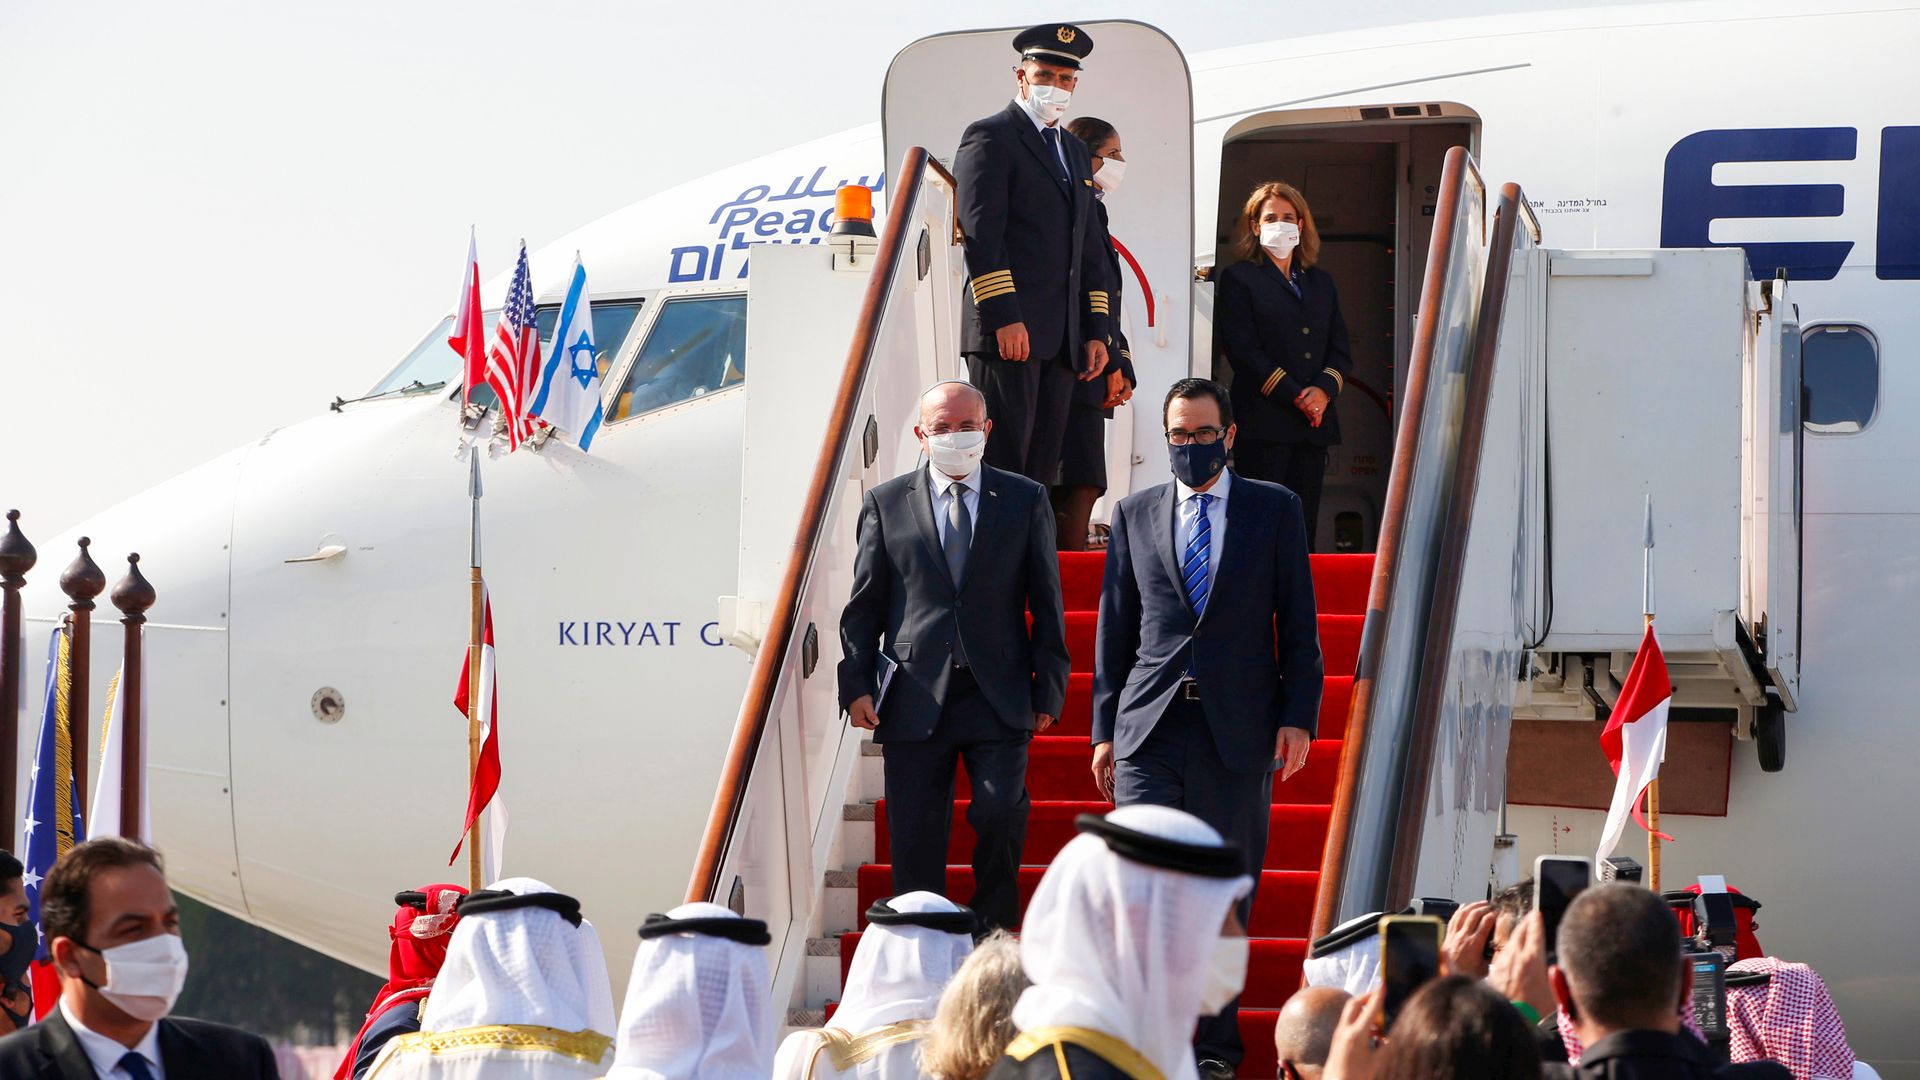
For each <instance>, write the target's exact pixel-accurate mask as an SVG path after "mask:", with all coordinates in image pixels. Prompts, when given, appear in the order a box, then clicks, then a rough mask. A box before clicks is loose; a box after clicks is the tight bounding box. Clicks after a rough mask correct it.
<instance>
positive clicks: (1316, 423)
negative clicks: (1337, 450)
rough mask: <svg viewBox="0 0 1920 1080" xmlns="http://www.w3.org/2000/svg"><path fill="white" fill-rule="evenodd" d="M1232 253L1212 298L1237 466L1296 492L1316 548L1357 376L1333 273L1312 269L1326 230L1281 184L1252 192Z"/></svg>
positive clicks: (1292, 189)
mask: <svg viewBox="0 0 1920 1080" xmlns="http://www.w3.org/2000/svg"><path fill="white" fill-rule="evenodd" d="M1234 255H1235V258H1234V259H1233V260H1232V261H1231V262H1230V263H1229V264H1228V265H1227V266H1226V267H1225V268H1224V269H1223V270H1221V271H1220V273H1219V275H1218V277H1217V281H1218V284H1217V286H1216V292H1215V296H1214V326H1215V328H1216V329H1217V330H1218V332H1219V335H1220V338H1219V340H1220V344H1221V347H1222V348H1223V349H1224V351H1225V352H1226V355H1227V363H1228V364H1229V365H1230V366H1231V367H1232V369H1233V412H1234V416H1235V418H1236V419H1237V420H1238V421H1239V425H1240V434H1239V437H1238V439H1237V440H1236V441H1235V442H1234V446H1233V456H1234V466H1235V468H1236V469H1238V470H1239V472H1240V473H1241V474H1242V475H1244V476H1249V477H1252V478H1253V479H1255V480H1269V481H1272V482H1273V483H1276V484H1280V485H1282V486H1284V487H1286V488H1288V489H1289V490H1291V491H1292V492H1293V493H1294V494H1295V495H1298V496H1300V505H1301V509H1302V510H1303V511H1304V512H1305V514H1306V518H1307V542H1308V545H1309V548H1311V547H1312V545H1313V544H1314V542H1315V540H1316V538H1317V535H1318V529H1319V516H1320V487H1321V481H1322V478H1323V477H1324V476H1325V474H1326V470H1327V447H1329V446H1333V445H1334V444H1336V443H1338V442H1339V441H1340V414H1339V412H1338V411H1337V410H1336V408H1335V406H1334V402H1335V401H1336V400H1337V399H1338V398H1339V396H1340V391H1341V390H1342V389H1344V388H1345V387H1346V382H1347V377H1348V376H1349V375H1351V374H1352V372H1353V356H1352V353H1351V352H1350V351H1349V348H1348V344H1347V324H1346V320H1344V319H1342V318H1341V317H1340V297H1339V295H1338V293H1337V292H1336V291H1335V289H1334V286H1333V277H1332V275H1330V274H1328V273H1327V272H1326V271H1325V270H1322V269H1320V268H1319V267H1317V266H1315V265H1314V264H1315V263H1316V262H1318V261H1319V258H1320V232H1319V230H1318V229H1316V228H1315V227H1314V224H1313V211H1311V210H1309V209H1308V208H1307V200H1306V197H1305V196H1303V195H1302V194H1300V191H1299V190H1298V189H1297V188H1295V187H1293V186H1292V185H1290V184H1283V183H1280V182H1278V181H1270V182H1268V183H1264V184H1261V185H1260V186H1259V187H1257V188H1254V189H1253V193H1252V194H1251V195H1249V196H1248V197H1247V203H1246V206H1245V208H1244V209H1243V210H1242V211H1241V214H1240V238H1239V242H1238V244H1237V246H1236V247H1235V249H1234Z"/></svg>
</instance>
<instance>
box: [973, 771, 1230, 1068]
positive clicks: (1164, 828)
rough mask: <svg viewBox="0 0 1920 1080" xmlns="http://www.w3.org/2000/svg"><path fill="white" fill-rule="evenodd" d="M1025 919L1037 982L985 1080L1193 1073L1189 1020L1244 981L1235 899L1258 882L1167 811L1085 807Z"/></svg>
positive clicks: (1221, 1002)
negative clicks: (1091, 810)
mask: <svg viewBox="0 0 1920 1080" xmlns="http://www.w3.org/2000/svg"><path fill="white" fill-rule="evenodd" d="M1079 825H1080V828H1081V830H1082V831H1083V832H1084V833H1085V835H1082V836H1078V837H1076V838H1074V840H1073V841H1072V842H1071V843H1069V844H1068V845H1067V846H1066V847H1065V848H1064V849H1063V850H1062V851H1061V852H1060V855H1059V857H1058V858H1057V859H1055V860H1054V863H1053V865H1052V866H1051V867H1049V868H1048V870H1047V874H1046V877H1045V878H1043V879H1042V880H1041V882H1040V889H1039V891H1038V892H1036V893H1035V894H1034V897H1033V903H1032V904H1031V905H1030V906H1029V907H1028V909H1027V917H1026V921H1025V922H1024V923H1023V924H1022V929H1021V937H1020V955H1021V958H1022V960H1023V962H1024V963H1025V964H1026V968H1027V974H1028V976H1030V977H1031V978H1032V979H1033V986H1032V987H1031V988H1029V989H1028V990H1027V991H1026V993H1024V994H1022V995H1020V1001H1019V1004H1017V1005H1015V1006H1014V1009H1013V1021H1014V1024H1015V1026H1017V1027H1018V1028H1019V1029H1020V1035H1019V1036H1018V1037H1017V1038H1015V1039H1014V1040H1013V1043H1012V1045H1010V1046H1008V1047H1007V1056H1006V1057H1003V1058H1001V1059H1000V1063H999V1064H998V1065H996V1066H994V1069H993V1072H992V1073H990V1074H989V1080H1015V1078H1029V1077H1045V1078H1049V1080H1051V1078H1054V1077H1066V1076H1069V1075H1071V1076H1073V1077H1077V1078H1080V1080H1106V1078H1114V1077H1121V1076H1142V1075H1147V1076H1160V1077H1165V1078H1166V1080H1194V1078H1195V1077H1196V1076H1197V1075H1198V1071H1197V1069H1196V1067H1195V1061H1194V1050H1193V1032H1194V1025H1195V1023H1196V1022H1197V1021H1198V1020H1199V1018H1200V1017H1201V1016H1205V1015H1213V1014H1216V1013H1218V1012H1219V1011H1220V1010H1221V1009H1222V1008H1224V1007H1225V1006H1226V1005H1227V1004H1228V1003H1229V1002H1231V1001H1232V1000H1233V999H1234V998H1235V997H1236V996H1237V995H1238V994H1239V992H1240V988H1241V984H1242V983H1243V982H1244V980H1245V978H1246V970H1247V955H1248V951H1247V939H1246V936H1245V931H1244V928H1242V927H1241V926H1240V925H1239V919H1238V918H1237V917H1235V915H1234V905H1235V904H1236V903H1237V902H1238V901H1239V899H1240V898H1241V897H1243V896H1245V895H1246V894H1247V892H1248V890H1249V889H1251V888H1252V887H1253V882H1252V879H1250V878H1249V877H1248V876H1247V875H1246V873H1244V871H1243V867H1244V865H1245V864H1244V861H1243V856H1242V855H1241V853H1240V851H1239V850H1238V849H1236V848H1233V847H1230V846H1228V845H1227V844H1226V843H1225V842H1224V841H1223V840H1222V839H1221V837H1220V834H1219V833H1218V832H1216V831H1215V830H1214V829H1213V827H1212V826H1210V825H1208V824H1207V823H1205V822H1203V821H1201V820H1200V819H1199V818H1197V817H1195V816H1193V815H1192V814H1189V813H1186V812H1184V811H1181V810H1175V809H1173V808H1172V807H1166V806H1153V805H1149V804H1145V803H1141V804H1135V805H1133V806H1123V807H1121V808H1120V809H1118V810H1115V811H1113V812H1112V813H1110V814H1108V815H1107V816H1106V817H1105V818H1104V819H1102V818H1097V817H1094V816H1092V815H1090V814H1089V815H1082V816H1081V818H1080V821H1079Z"/></svg>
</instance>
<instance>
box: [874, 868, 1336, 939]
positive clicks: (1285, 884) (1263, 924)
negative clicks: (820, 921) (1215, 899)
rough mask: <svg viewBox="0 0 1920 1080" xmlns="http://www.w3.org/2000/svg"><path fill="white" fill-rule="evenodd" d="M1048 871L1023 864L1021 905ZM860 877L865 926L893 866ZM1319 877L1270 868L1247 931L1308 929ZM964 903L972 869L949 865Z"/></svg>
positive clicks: (888, 892)
mask: <svg viewBox="0 0 1920 1080" xmlns="http://www.w3.org/2000/svg"><path fill="white" fill-rule="evenodd" d="M1045 872H1046V867H1044V866H1023V867H1021V868H1020V881H1019V888H1020V906H1021V909H1022V910H1025V908H1026V905H1027V902H1028V901H1029V900H1032V899H1033V890H1035V889H1037V888H1039V887H1040V875H1041V874H1043V873H1045ZM855 873H856V874H857V875H858V878H859V886H858V888H859V895H858V898H857V904H858V908H859V911H860V925H861V926H862V927H865V926H866V911H867V909H868V908H869V907H872V906H873V902H874V901H875V900H881V899H885V898H886V897H889V896H892V895H893V893H894V889H893V868H892V867H888V866H879V865H875V864H871V863H869V864H868V865H866V866H862V867H861V868H860V869H859V870H858V871H856V872H855ZM1319 879H1320V874H1319V872H1318V871H1311V870H1267V871H1264V872H1262V873H1261V875H1260V891H1259V892H1258V893H1257V894H1255V896H1254V899H1253V918H1252V919H1251V920H1249V925H1248V926H1247V933H1248V935H1249V936H1251V937H1272V938H1277V937H1287V936H1289V931H1291V932H1292V933H1294V934H1298V933H1299V932H1301V931H1302V930H1304V929H1306V926H1307V923H1308V922H1309V920H1310V919H1311V918H1312V916H1313V893H1314V889H1315V888H1316V887H1317V883H1318V881H1319ZM942 895H944V896H948V897H951V898H953V899H954V900H955V901H957V902H959V903H962V904H965V903H967V902H968V900H969V898H971V897H972V896H973V869H972V868H971V867H967V866H949V867H947V884H946V891H945V892H944V893H943V894H942Z"/></svg>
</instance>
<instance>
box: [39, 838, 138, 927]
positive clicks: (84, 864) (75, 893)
mask: <svg viewBox="0 0 1920 1080" xmlns="http://www.w3.org/2000/svg"><path fill="white" fill-rule="evenodd" d="M128 866H151V867H153V869H154V870H155V872H157V873H159V874H160V875H161V876H162V877H165V876H166V873H167V868H166V865H165V864H164V863H162V862H161V860H160V853H159V852H158V851H155V850H153V849H152V848H150V847H148V846H147V845H145V844H141V843H136V842H134V841H132V840H127V839H124V838H122V837H118V836H103V837H101V838H99V839H98V840H88V841H87V842H86V843H84V844H75V845H74V846H73V847H72V848H70V849H69V850H68V851H67V853H66V854H65V855H62V856H60V859H59V861H58V862H55V863H54V864H53V870H52V872H51V873H49V874H48V875H47V880H46V883H45V884H44V885H42V886H41V890H40V930H41V932H42V933H44V934H45V935H46V940H47V941H52V940H53V939H54V938H58V937H64V938H72V939H73V940H74V941H79V942H84V941H86V940H87V921H88V920H89V919H91V918H92V917H93V897H92V896H91V895H89V890H90V889H91V887H92V885H93V879H94V876H95V875H97V874H99V873H101V872H103V871H106V870H118V869H120V868H122V867H128Z"/></svg>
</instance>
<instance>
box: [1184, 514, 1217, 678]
mask: <svg viewBox="0 0 1920 1080" xmlns="http://www.w3.org/2000/svg"><path fill="white" fill-rule="evenodd" d="M1212 502H1213V496H1211V495H1203V494H1199V493H1197V492H1196V493H1195V494H1194V496H1193V505H1194V506H1195V507H1197V508H1198V512H1197V513H1196V514H1195V515H1194V519H1193V535H1192V536H1190V537H1188V538H1187V555H1186V558H1185V559H1184V560H1182V561H1181V563H1180V580H1181V581H1182V583H1184V584H1185V585H1186V587H1187V603H1189V604H1192V605H1193V615H1194V618H1196V619H1198V618H1199V617H1200V616H1201V615H1204V614H1206V611H1207V593H1208V592H1209V591H1210V590H1211V589H1212V587H1213V582H1212V573H1211V567H1210V566H1209V565H1208V564H1209V563H1210V561H1211V560H1212V559H1213V522H1212V521H1210V520H1208V519H1207V506H1208V505H1209V504H1211V503H1212ZM1193 677H1194V671H1193V661H1192V660H1188V661H1187V678H1189V679H1191V678H1193Z"/></svg>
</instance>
